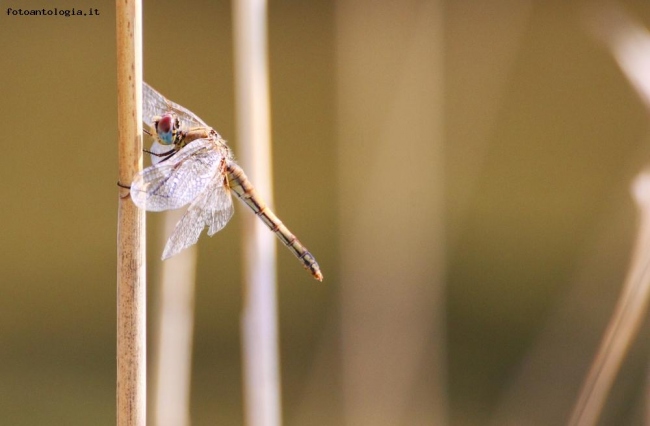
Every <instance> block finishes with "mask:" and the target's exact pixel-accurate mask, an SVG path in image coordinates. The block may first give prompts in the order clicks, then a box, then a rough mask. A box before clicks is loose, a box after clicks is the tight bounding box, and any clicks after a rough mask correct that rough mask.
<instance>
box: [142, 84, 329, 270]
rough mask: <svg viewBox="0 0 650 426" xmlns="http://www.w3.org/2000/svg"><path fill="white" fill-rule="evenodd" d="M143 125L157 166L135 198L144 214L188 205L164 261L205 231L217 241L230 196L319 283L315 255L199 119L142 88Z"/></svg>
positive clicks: (150, 169) (145, 177) (145, 86)
mask: <svg viewBox="0 0 650 426" xmlns="http://www.w3.org/2000/svg"><path fill="white" fill-rule="evenodd" d="M142 120H143V122H144V124H146V125H147V126H148V127H149V128H150V129H151V131H150V132H147V133H148V134H149V135H150V136H151V137H152V138H153V144H152V146H151V149H150V150H145V152H147V153H149V154H151V163H152V165H151V166H149V167H147V168H145V169H144V170H142V171H141V172H139V173H138V174H137V175H136V176H135V177H134V179H133V182H132V183H131V187H130V188H131V189H130V194H131V199H132V200H133V202H134V203H135V204H136V205H137V206H138V207H139V208H142V209H145V210H148V211H163V210H171V209H178V208H181V207H183V206H186V205H188V204H189V207H188V209H187V211H186V212H185V214H184V215H183V216H182V217H181V219H180V220H179V221H178V223H177V224H176V226H175V228H174V231H173V232H172V234H171V236H170V237H169V240H168V241H167V244H166V245H165V249H164V251H163V255H162V259H163V260H165V259H168V258H170V257H171V256H174V255H175V254H177V253H179V252H180V251H181V250H183V249H185V248H187V247H190V246H192V245H194V244H196V242H197V241H198V239H199V236H200V235H201V233H202V232H203V229H204V228H206V227H207V228H208V235H209V236H212V235H214V234H216V233H217V232H219V231H220V230H221V229H223V228H224V227H225V226H226V224H227V223H228V221H229V220H230V218H231V217H232V215H233V212H234V209H233V203H232V196H231V194H232V193H234V194H235V196H236V197H237V198H238V199H239V200H240V201H242V202H243V203H244V204H245V205H246V206H248V207H249V208H250V209H251V210H252V211H253V213H255V215H257V217H259V218H260V219H261V220H262V222H264V224H265V225H266V226H268V227H269V229H270V230H271V231H272V232H273V233H275V235H276V236H277V237H278V238H279V239H280V241H281V242H282V244H284V245H285V246H286V247H287V248H288V249H289V250H290V251H291V252H292V253H293V254H294V255H295V256H296V257H297V258H298V260H299V261H300V262H301V263H302V265H303V266H304V267H305V269H307V270H308V271H309V272H310V273H311V274H312V276H313V277H314V278H316V279H317V280H318V281H322V280H323V274H322V273H321V270H320V267H319V266H318V263H317V262H316V259H315V258H314V256H313V255H312V254H311V253H310V252H309V251H308V250H307V248H306V247H305V246H304V245H302V243H301V242H300V241H299V240H298V238H296V236H295V235H294V234H293V233H291V231H289V229H288V228H287V227H286V226H285V225H284V224H283V223H282V222H281V221H280V220H279V219H278V217H277V216H276V215H275V213H273V211H272V210H271V209H270V208H269V206H268V205H267V204H266V203H265V202H264V200H262V198H261V197H260V195H259V194H258V192H257V191H256V190H255V187H254V186H253V185H252V184H251V182H250V181H249V179H248V177H247V176H246V174H245V173H244V171H243V170H242V168H241V167H240V166H239V165H238V164H237V163H236V162H235V161H234V157H233V154H232V151H231V150H230V148H229V147H228V145H227V143H226V141H225V140H224V139H223V138H222V137H221V135H219V133H217V131H216V130H214V128H212V127H210V126H208V125H207V124H206V123H205V122H204V121H203V120H201V119H200V118H199V117H198V116H197V115H196V114H194V113H193V112H191V111H190V110H188V109H187V108H184V107H183V106H181V105H179V104H177V103H175V102H172V101H170V100H169V99H167V98H165V97H164V96H163V95H161V94H160V93H158V92H157V91H156V90H155V89H154V88H153V87H151V86H149V85H148V84H147V83H143V111H142Z"/></svg>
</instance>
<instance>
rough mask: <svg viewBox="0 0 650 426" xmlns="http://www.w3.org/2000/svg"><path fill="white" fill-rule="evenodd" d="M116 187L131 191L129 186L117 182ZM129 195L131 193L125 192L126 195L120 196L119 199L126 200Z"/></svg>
mask: <svg viewBox="0 0 650 426" xmlns="http://www.w3.org/2000/svg"><path fill="white" fill-rule="evenodd" d="M117 186H119V187H120V188H124V189H129V190H130V189H131V185H124V184H123V183H121V182H120V181H119V180H118V181H117ZM129 195H131V193H130V192H127V193H126V195H120V198H121V199H125V198H128V197H129Z"/></svg>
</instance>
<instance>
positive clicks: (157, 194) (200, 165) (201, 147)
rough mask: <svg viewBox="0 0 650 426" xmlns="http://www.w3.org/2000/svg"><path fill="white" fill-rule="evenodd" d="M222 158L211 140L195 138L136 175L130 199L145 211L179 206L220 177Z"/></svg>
mask: <svg viewBox="0 0 650 426" xmlns="http://www.w3.org/2000/svg"><path fill="white" fill-rule="evenodd" d="M222 160H223V156H222V155H221V154H220V153H219V151H217V150H215V149H214V148H213V143H212V141H211V140H209V139H197V140H195V141H193V142H191V143H190V144H188V145H187V146H186V147H185V148H183V149H182V150H180V151H179V152H178V153H176V154H175V155H173V156H172V157H171V158H169V159H168V160H166V161H163V162H161V163H159V164H156V165H155V166H151V167H147V168H146V169H144V170H143V171H142V172H141V173H139V174H138V175H136V177H135V179H134V180H133V183H132V184H131V198H132V199H133V202H134V203H135V204H136V205H137V206H138V207H140V208H142V209H145V210H149V211H162V210H170V209H177V208H180V207H183V206H184V205H186V204H188V203H190V202H191V201H192V200H194V199H195V198H196V197H198V196H199V195H200V194H201V193H202V192H204V191H205V189H206V187H207V186H208V184H209V183H210V182H211V181H213V180H214V179H215V176H217V175H219V174H220V175H221V176H223V171H222V170H220V168H223V161H222Z"/></svg>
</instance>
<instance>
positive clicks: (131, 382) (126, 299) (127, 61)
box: [116, 0, 146, 426]
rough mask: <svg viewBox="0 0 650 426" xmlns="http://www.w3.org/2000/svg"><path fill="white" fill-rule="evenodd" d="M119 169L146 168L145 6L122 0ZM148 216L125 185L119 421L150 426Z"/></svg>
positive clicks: (124, 176) (120, 235)
mask: <svg viewBox="0 0 650 426" xmlns="http://www.w3.org/2000/svg"><path fill="white" fill-rule="evenodd" d="M116 7H117V13H116V20H117V107H118V112H117V120H118V160H119V166H118V174H119V181H120V182H121V183H122V184H129V183H130V182H131V179H132V178H133V175H134V174H135V173H136V172H137V171H139V170H141V169H142V120H141V117H142V8H141V4H140V2H139V1H138V0H118V1H117V2H116ZM145 272H146V269H145V215H144V212H143V211H142V210H140V209H138V208H137V207H136V206H135V205H134V204H133V203H132V202H131V200H130V199H129V192H128V190H126V189H124V188H120V193H119V201H118V226H117V424H118V426H145V425H146V384H145V382H146V330H145V327H146V321H145V315H146V285H145V284H146V281H145V275H146V274H145Z"/></svg>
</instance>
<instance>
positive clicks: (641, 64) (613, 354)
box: [569, 4, 650, 426]
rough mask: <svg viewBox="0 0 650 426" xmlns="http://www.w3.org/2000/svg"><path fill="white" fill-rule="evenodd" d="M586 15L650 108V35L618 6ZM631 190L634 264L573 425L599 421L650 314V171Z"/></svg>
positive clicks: (580, 400)
mask: <svg viewBox="0 0 650 426" xmlns="http://www.w3.org/2000/svg"><path fill="white" fill-rule="evenodd" d="M587 12H588V14H586V23H587V25H588V26H589V28H590V29H591V31H592V32H593V34H594V35H595V36H596V37H598V38H600V39H602V40H603V41H604V43H605V44H606V45H607V46H608V47H609V49H610V50H611V52H612V54H613V56H614V57H615V59H616V61H617V62H618V64H619V66H620V67H621V69H622V70H623V72H624V73H625V74H626V76H627V77H628V79H629V80H630V83H631V84H632V85H633V86H634V88H635V89H636V91H637V93H638V94H639V96H640V97H641V98H642V100H643V101H644V102H645V104H646V106H647V107H649V108H650V74H649V71H650V35H649V34H648V32H647V31H646V30H645V29H644V28H642V27H641V26H640V25H639V24H637V23H636V22H634V20H633V19H632V18H631V17H630V16H629V15H627V14H626V13H625V11H624V10H622V9H621V8H620V7H618V6H616V5H614V4H608V5H606V6H601V8H595V9H589V10H588V11H587ZM632 192H633V195H634V200H635V202H636V204H637V206H638V208H639V217H640V225H639V230H638V233H637V241H636V247H635V249H634V254H633V258H632V264H631V266H630V269H629V271H628V275H627V278H626V280H625V283H624V285H623V288H622V292H621V295H620V297H619V300H618V302H617V306H616V310H615V312H614V314H613V315H612V318H611V320H610V322H609V324H608V326H607V330H606V331H605V335H604V336H603V339H602V340H601V343H600V347H599V349H598V352H597V354H596V358H595V359H594V362H593V364H592V366H591V368H590V370H589V373H588V375H587V378H586V380H585V383H584V385H583V387H582V389H581V390H580V395H579V397H578V400H577V402H576V404H575V406H574V408H573V412H572V414H571V418H570V421H569V424H570V425H576V426H587V425H595V424H596V423H597V422H598V418H599V416H600V413H601V412H602V410H603V407H604V405H605V402H606V400H607V396H608V394H609V391H610V389H611V387H612V384H613V382H614V380H615V379H616V376H617V374H618V372H619V370H620V367H621V364H622V362H623V360H624V358H625V356H626V355H627V353H628V351H629V348H630V346H631V344H632V342H633V340H634V339H635V338H636V335H637V333H638V331H639V327H640V326H641V323H642V322H643V320H644V318H645V315H646V313H647V308H648V301H649V299H650V173H649V172H647V171H645V172H642V173H641V174H640V175H639V176H638V177H637V178H636V180H635V182H634V184H633V188H632ZM647 410H648V407H646V411H647Z"/></svg>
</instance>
